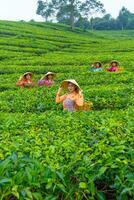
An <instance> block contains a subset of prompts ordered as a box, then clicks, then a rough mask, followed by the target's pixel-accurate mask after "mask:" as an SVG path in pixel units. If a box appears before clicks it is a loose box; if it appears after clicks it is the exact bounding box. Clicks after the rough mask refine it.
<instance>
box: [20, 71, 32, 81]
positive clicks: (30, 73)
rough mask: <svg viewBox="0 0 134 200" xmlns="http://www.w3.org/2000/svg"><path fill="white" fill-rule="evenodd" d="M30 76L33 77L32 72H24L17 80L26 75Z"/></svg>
mask: <svg viewBox="0 0 134 200" xmlns="http://www.w3.org/2000/svg"><path fill="white" fill-rule="evenodd" d="M28 74H30V75H31V76H33V73H32V72H26V73H24V74H23V75H21V76H20V78H19V80H21V79H23V78H24V77H25V76H26V75H28Z"/></svg>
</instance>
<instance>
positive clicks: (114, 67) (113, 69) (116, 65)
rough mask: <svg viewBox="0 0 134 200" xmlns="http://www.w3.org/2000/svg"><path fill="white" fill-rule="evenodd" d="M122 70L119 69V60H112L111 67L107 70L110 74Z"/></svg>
mask: <svg viewBox="0 0 134 200" xmlns="http://www.w3.org/2000/svg"><path fill="white" fill-rule="evenodd" d="M120 70H121V68H120V67H119V62H118V61H117V60H112V61H111V62H110V67H109V68H107V71H109V72H117V71H120Z"/></svg>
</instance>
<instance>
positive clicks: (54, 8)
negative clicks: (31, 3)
mask: <svg viewBox="0 0 134 200" xmlns="http://www.w3.org/2000/svg"><path fill="white" fill-rule="evenodd" d="M104 11H105V10H104V6H103V4H102V3H101V2H100V1H98V0H49V1H45V2H44V1H42V0H39V1H38V8H37V14H39V15H41V16H42V17H45V18H46V20H47V18H48V17H50V16H52V15H53V17H54V15H56V19H57V21H58V22H65V23H67V24H69V25H70V26H71V28H72V29H74V26H75V24H76V22H77V21H78V20H79V19H82V18H83V19H86V20H88V18H89V16H90V15H91V13H92V12H104Z"/></svg>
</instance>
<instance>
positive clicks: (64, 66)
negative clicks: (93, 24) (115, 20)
mask: <svg viewBox="0 0 134 200" xmlns="http://www.w3.org/2000/svg"><path fill="white" fill-rule="evenodd" d="M133 36H134V31H122V32H117V31H116V32H112V31H108V32H107V31H103V32H88V31H87V32H84V33H83V32H82V31H81V30H80V29H76V30H75V31H74V32H71V31H70V28H69V27H68V26H64V25H61V24H51V23H39V22H38V23H37V22H29V23H26V22H9V21H0V47H1V48H0V85H1V87H0V109H1V113H0V122H1V123H0V200H11V199H14V200H17V199H20V200H23V199H27V200H34V199H35V200H44V199H45V200H54V199H55V200H63V199H67V200H86V199H89V200H96V199H97V200H105V199H107V200H115V199H117V200H129V199H134V148H133V147H134V134H133V133H134V126H133V124H134V120H133V119H134V114H133V113H134V89H133V80H134V75H133V73H132V72H133V69H134V58H133V45H134V40H133V39H132V38H133ZM112 59H117V60H119V61H120V65H121V66H122V67H124V70H123V71H122V72H118V73H108V72H106V71H105V70H103V71H102V72H99V73H92V72H90V71H89V68H90V67H91V64H92V63H93V62H94V61H96V60H100V61H102V63H103V66H104V69H105V68H106V67H108V65H109V62H110V60H112ZM26 71H31V72H33V73H34V76H33V79H34V82H35V83H36V84H37V81H38V80H39V79H40V78H41V77H42V75H43V74H44V73H46V72H48V71H53V72H55V73H56V79H55V85H54V86H52V87H50V88H47V87H38V86H37V85H36V86H35V87H34V88H32V89H21V88H18V87H16V81H17V79H18V78H19V76H20V75H21V74H22V73H24V72H26ZM72 78H73V79H75V80H76V81H78V83H79V84H80V86H81V88H82V90H83V93H84V97H85V100H86V101H92V102H93V109H92V110H91V111H88V112H76V113H66V112H64V111H62V105H56V103H55V94H56V91H57V89H58V87H59V85H60V82H61V81H62V80H64V79H72Z"/></svg>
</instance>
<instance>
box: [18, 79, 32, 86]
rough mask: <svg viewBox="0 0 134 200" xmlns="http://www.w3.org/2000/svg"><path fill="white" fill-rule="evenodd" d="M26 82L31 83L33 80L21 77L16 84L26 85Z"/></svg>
mask: <svg viewBox="0 0 134 200" xmlns="http://www.w3.org/2000/svg"><path fill="white" fill-rule="evenodd" d="M28 84H31V85H33V81H32V80H25V79H22V80H19V81H18V82H17V83H16V85H17V86H21V87H25V86H28Z"/></svg>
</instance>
